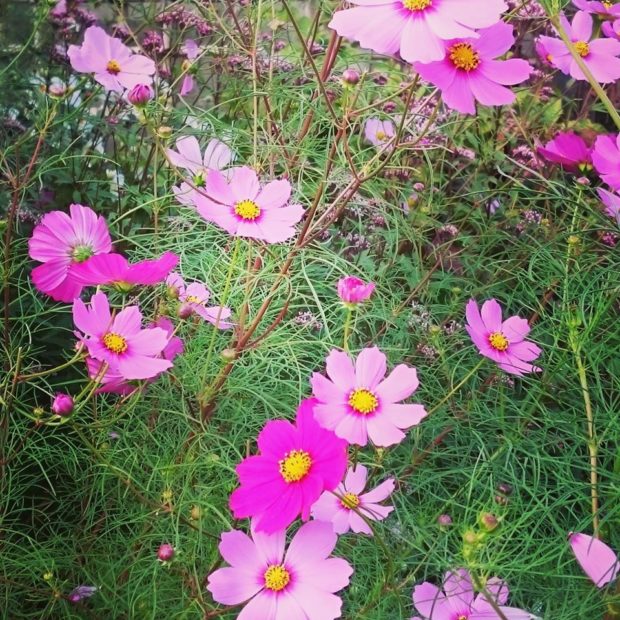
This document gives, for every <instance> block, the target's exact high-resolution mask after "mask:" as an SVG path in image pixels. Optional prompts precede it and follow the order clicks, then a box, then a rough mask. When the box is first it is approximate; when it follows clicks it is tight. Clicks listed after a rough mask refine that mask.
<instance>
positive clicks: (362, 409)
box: [349, 388, 379, 415]
mask: <svg viewBox="0 0 620 620" xmlns="http://www.w3.org/2000/svg"><path fill="white" fill-rule="evenodd" d="M349 405H350V407H351V409H353V410H354V411H355V412H356V413H361V414H362V415H368V414H369V413H374V412H375V411H376V409H377V407H378V406H379V400H378V399H377V397H376V396H375V395H374V394H373V393H372V392H371V391H370V390H365V389H363V388H362V389H359V390H353V392H351V394H350V395H349Z"/></svg>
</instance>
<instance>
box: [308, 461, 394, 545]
mask: <svg viewBox="0 0 620 620" xmlns="http://www.w3.org/2000/svg"><path fill="white" fill-rule="evenodd" d="M367 477H368V470H367V469H366V467H364V465H360V464H358V465H357V466H356V467H350V468H349V471H347V475H346V477H345V479H344V482H342V483H341V484H339V485H338V488H337V489H336V493H337V494H338V495H339V496H340V497H336V495H334V494H333V493H332V492H331V491H325V493H323V495H321V497H320V498H319V499H318V501H317V502H316V504H314V506H312V517H313V518H314V519H316V520H317V521H328V522H331V524H332V526H333V528H334V532H336V534H344V533H345V532H348V531H349V530H353V531H354V532H356V533H363V534H369V535H370V536H372V529H371V528H370V526H369V525H368V523H366V521H364V519H363V518H362V517H361V516H360V515H359V514H358V513H357V512H356V510H357V511H359V512H361V513H362V515H364V517H365V518H366V519H369V520H370V521H383V519H385V518H386V517H387V516H388V515H389V514H390V513H391V512H392V510H394V506H382V505H381V504H379V503H378V502H381V501H383V500H384V499H386V498H387V497H389V496H390V494H391V493H392V491H393V490H394V479H393V478H389V479H388V480H386V481H385V482H382V483H381V484H380V485H379V486H378V487H377V488H375V489H373V490H372V491H368V492H367V493H362V491H363V490H364V487H365V486H366V479H367Z"/></svg>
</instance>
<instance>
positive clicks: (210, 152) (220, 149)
mask: <svg viewBox="0 0 620 620" xmlns="http://www.w3.org/2000/svg"><path fill="white" fill-rule="evenodd" d="M176 147H177V150H176V151H175V150H173V149H166V154H167V155H168V159H169V160H170V163H171V164H172V165H173V166H176V167H177V168H182V169H184V170H186V171H187V172H189V173H190V174H191V175H192V177H193V179H192V180H193V183H194V185H195V186H196V187H204V185H205V181H206V176H207V173H208V172H209V170H223V169H224V168H226V167H228V166H229V165H230V163H231V162H232V161H233V159H234V158H235V155H234V153H233V152H232V150H231V149H230V147H229V146H227V145H226V144H224V143H223V142H220V141H219V140H216V139H215V138H214V139H212V140H209V143H208V144H207V148H206V149H205V152H204V155H203V154H202V153H201V151H200V144H199V143H198V140H197V139H196V138H195V137H194V136H183V137H182V138H179V139H178V140H177V141H176Z"/></svg>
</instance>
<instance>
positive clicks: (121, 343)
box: [103, 332, 127, 354]
mask: <svg viewBox="0 0 620 620" xmlns="http://www.w3.org/2000/svg"><path fill="white" fill-rule="evenodd" d="M103 344H104V345H105V347H106V349H108V350H109V351H112V353H119V354H120V353H125V351H127V341H126V340H125V339H124V338H123V337H122V336H119V335H118V334H114V333H112V332H108V333H107V334H106V335H105V336H104V337H103Z"/></svg>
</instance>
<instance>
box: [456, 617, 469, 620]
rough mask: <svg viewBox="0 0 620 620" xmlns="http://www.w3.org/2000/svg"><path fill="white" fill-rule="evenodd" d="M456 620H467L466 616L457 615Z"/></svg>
mask: <svg viewBox="0 0 620 620" xmlns="http://www.w3.org/2000/svg"><path fill="white" fill-rule="evenodd" d="M456 620H467V616H459V617H458V618H457V619H456Z"/></svg>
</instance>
